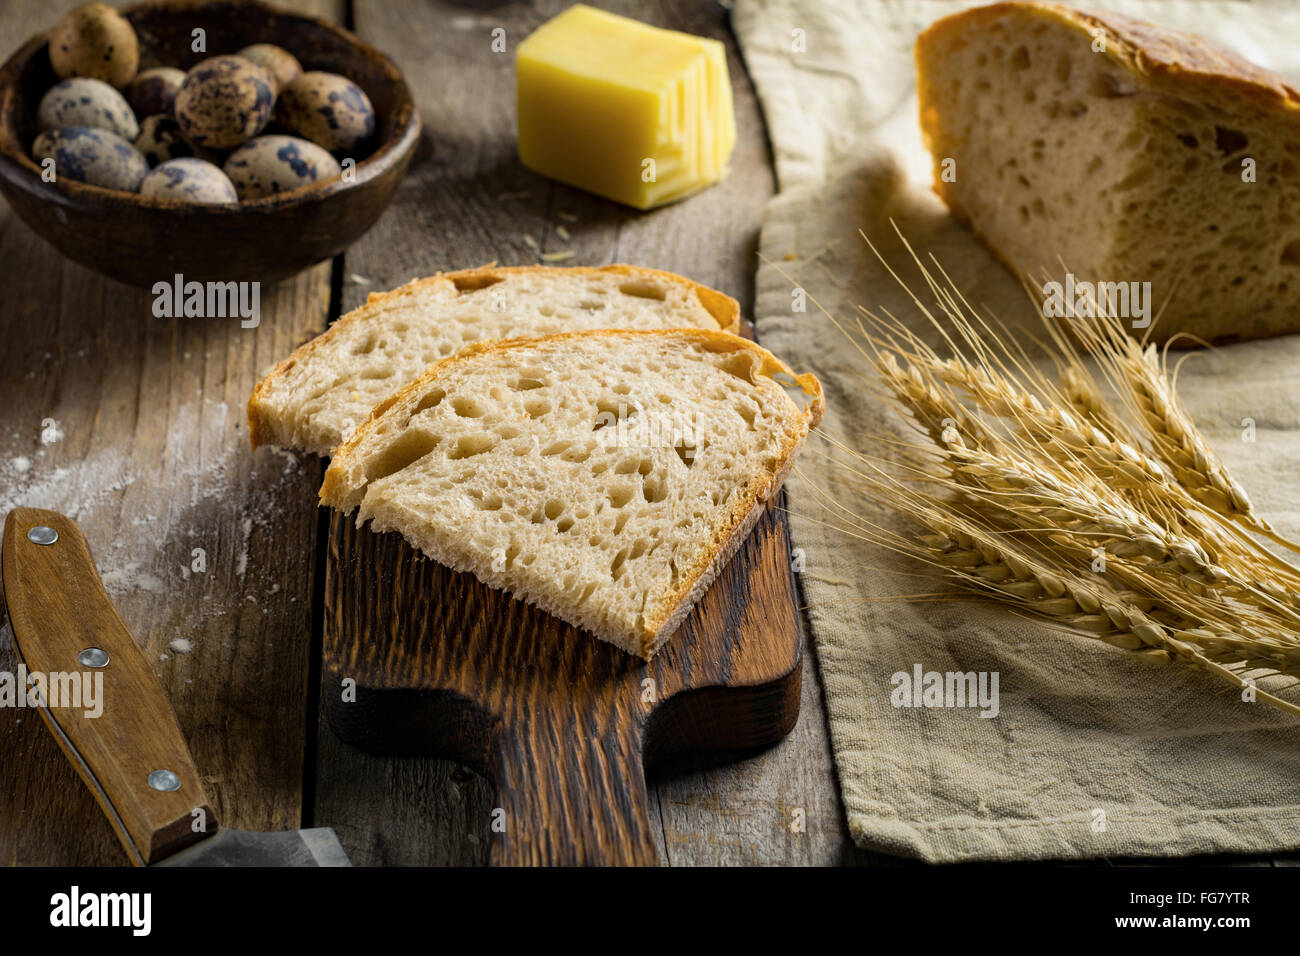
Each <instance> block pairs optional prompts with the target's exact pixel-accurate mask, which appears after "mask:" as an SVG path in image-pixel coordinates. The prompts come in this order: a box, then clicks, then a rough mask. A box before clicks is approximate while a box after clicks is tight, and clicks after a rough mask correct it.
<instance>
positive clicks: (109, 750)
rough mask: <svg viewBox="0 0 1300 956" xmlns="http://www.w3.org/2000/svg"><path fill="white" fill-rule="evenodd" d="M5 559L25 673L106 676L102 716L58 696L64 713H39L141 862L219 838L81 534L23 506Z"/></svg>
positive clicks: (52, 709)
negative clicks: (93, 653) (98, 657)
mask: <svg viewBox="0 0 1300 956" xmlns="http://www.w3.org/2000/svg"><path fill="white" fill-rule="evenodd" d="M51 532H53V534H51ZM54 535H57V539H54ZM52 539H53V540H52ZM40 542H49V543H40ZM3 561H4V567H3V570H4V596H5V604H6V605H7V606H8V608H9V623H10V626H11V627H12V629H13V636H14V644H15V646H16V648H17V650H18V653H19V655H20V656H21V658H22V661H23V663H24V664H25V666H26V667H27V670H28V672H29V673H40V674H71V675H75V676H76V679H77V680H83V679H84V678H83V675H92V676H91V679H92V680H94V679H95V678H94V676H93V675H97V674H102V679H103V688H102V697H101V698H100V701H99V704H100V706H101V708H102V712H101V713H99V714H98V716H87V708H85V707H84V706H83V707H68V706H62V705H61V704H62V703H64V702H63V701H59V700H53V699H52V697H53V692H52V691H51V692H50V693H48V694H47V698H46V700H47V703H51V704H54V705H56V706H42V707H41V708H40V714H41V717H42V718H43V719H44V721H45V724H46V726H47V727H49V728H50V732H51V733H53V734H54V737H55V739H56V740H57V741H58V742H59V746H60V747H62V748H63V752H64V753H65V754H66V755H67V757H68V759H69V760H71V761H72V764H73V766H75V767H76V768H77V772H78V773H79V774H81V778H82V780H84V781H85V783H86V786H87V787H89V788H90V791H91V793H93V794H94V796H95V799H96V800H97V801H98V802H99V805H100V807H101V808H102V809H103V811H104V813H105V815H106V816H107V817H108V819H109V821H110V822H111V823H112V824H113V829H114V830H115V831H116V833H117V836H118V839H119V840H120V841H121V842H122V846H123V848H124V849H125V850H126V851H127V854H128V855H129V856H130V857H131V860H132V862H134V863H136V864H138V865H143V864H148V863H153V862H155V861H157V860H159V859H161V858H162V857H164V856H168V855H170V854H172V853H174V852H176V851H177V850H179V849H181V848H182V847H185V846H187V845H189V844H191V843H194V842H195V841H197V840H200V839H202V838H203V837H204V836H207V835H209V834H211V833H213V832H215V831H216V829H217V820H216V817H215V815H214V814H213V812H212V808H211V806H210V805H209V801H208V798H207V796H206V795H205V794H204V792H203V787H202V785H201V784H200V782H199V775H198V771H197V770H196V769H195V767H194V760H193V758H192V757H191V756H190V752H189V748H188V747H187V746H186V744H185V737H184V735H182V733H181V728H180V724H179V723H178V722H177V720H176V715H175V713H174V712H173V711H172V708H171V704H170V702H169V701H168V699H167V694H166V692H165V691H164V690H163V687H162V684H160V683H159V682H158V678H157V676H156V675H155V674H154V672H153V669H152V668H151V667H150V666H149V662H148V661H147V660H146V659H145V657H144V654H143V653H141V651H140V648H139V646H138V645H137V644H136V642H135V639H134V638H133V637H131V634H130V632H129V631H127V629H126V627H125V625H123V623H122V619H121V618H120V617H118V614H117V609H116V608H114V607H113V602H112V601H111V600H109V597H108V592H107V591H106V590H104V584H103V582H102V581H101V580H100V578H99V574H98V573H97V572H96V570H95V562H94V559H93V558H92V557H91V554H90V548H89V546H88V545H87V544H86V539H85V538H84V537H83V536H82V534H81V531H80V529H79V528H78V527H77V525H76V524H75V523H74V522H73V521H72V520H71V519H70V518H67V517H65V516H64V515H61V514H59V513H58V512H55V511H45V510H41V509H37V508H17V509H15V510H13V511H11V512H10V513H9V517H8V518H7V519H6V520H5V529H4V547H3ZM90 648H98V649H99V650H100V651H103V652H104V653H106V654H107V656H108V660H107V663H106V664H103V666H100V667H95V666H90V665H88V664H87V663H86V662H83V661H82V660H79V655H81V654H82V652H83V651H86V650H87V649H90ZM88 660H91V661H92V663H93V658H88ZM82 703H83V704H84V703H85V701H84V700H83V701H82ZM92 713H93V712H92ZM155 771H170V773H171V774H174V775H175V779H174V780H172V779H170V778H167V777H166V774H161V775H156V776H155V777H154V778H153V779H154V781H155V783H156V784H158V785H160V786H163V787H168V786H173V785H175V784H179V786H178V787H176V788H175V789H158V788H157V787H155V786H153V785H151V783H150V775H151V774H154V773H155Z"/></svg>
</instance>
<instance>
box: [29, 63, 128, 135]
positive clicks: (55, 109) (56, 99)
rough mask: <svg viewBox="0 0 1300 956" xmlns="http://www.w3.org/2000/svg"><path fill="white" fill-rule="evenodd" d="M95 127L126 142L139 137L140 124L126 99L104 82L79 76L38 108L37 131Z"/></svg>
mask: <svg viewBox="0 0 1300 956" xmlns="http://www.w3.org/2000/svg"><path fill="white" fill-rule="evenodd" d="M60 126H93V127H95V128H97V129H106V130H108V131H109V132H110V133H116V134H117V135H118V136H121V137H122V138H123V139H125V140H134V139H135V138H136V137H137V136H139V135H140V124H139V123H138V122H136V118H135V113H133V112H131V107H130V106H129V105H127V102H126V99H125V98H124V97H123V96H122V94H121V93H119V92H118V91H117V90H115V89H113V88H112V87H111V86H109V85H108V84H107V83H105V82H104V81H103V80H95V79H91V78H89V77H85V76H76V77H73V78H72V79H70V80H64V81H63V82H61V83H56V84H54V86H52V87H50V89H49V90H48V91H47V92H46V94H45V95H44V96H42V97H41V102H40V105H39V106H38V107H37V108H36V128H37V130H41V131H43V130H47V129H57V128H58V127H60Z"/></svg>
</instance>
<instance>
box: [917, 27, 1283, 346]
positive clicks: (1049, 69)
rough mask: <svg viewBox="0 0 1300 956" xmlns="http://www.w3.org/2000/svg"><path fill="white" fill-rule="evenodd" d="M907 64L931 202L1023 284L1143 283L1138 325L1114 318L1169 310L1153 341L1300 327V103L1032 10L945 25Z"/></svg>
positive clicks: (1155, 45) (1255, 75)
mask: <svg viewBox="0 0 1300 956" xmlns="http://www.w3.org/2000/svg"><path fill="white" fill-rule="evenodd" d="M916 63H917V76H918V89H919V96H920V106H921V125H922V128H923V131H924V133H925V138H926V141H927V144H928V146H929V148H930V152H931V153H932V155H933V158H934V165H935V188H936V190H937V191H938V193H939V195H940V196H941V197H942V198H943V199H944V201H945V202H946V203H947V204H948V206H949V207H950V208H951V210H952V211H953V213H954V214H955V215H956V216H957V217H959V218H960V219H962V220H964V221H966V222H967V223H969V225H970V226H971V227H972V229H973V230H974V231H975V233H976V234H977V235H979V236H980V237H981V238H982V239H983V240H984V241H985V242H986V243H987V244H988V245H989V247H990V248H991V249H992V250H993V251H994V252H995V253H996V254H997V255H998V256H999V257H1000V258H1001V259H1002V260H1003V262H1004V263H1006V265H1007V266H1008V267H1009V268H1011V269H1012V270H1013V271H1015V272H1016V273H1018V274H1019V275H1021V276H1029V277H1030V281H1031V283H1032V284H1033V286H1034V287H1036V288H1039V289H1042V288H1043V287H1044V285H1045V283H1046V281H1047V279H1048V277H1045V276H1044V275H1043V273H1044V270H1047V271H1048V272H1050V273H1051V277H1050V278H1051V279H1054V280H1056V281H1062V280H1064V279H1065V275H1066V273H1067V272H1068V273H1069V274H1072V275H1073V276H1074V277H1075V279H1076V280H1078V281H1080V282H1084V281H1086V282H1089V283H1100V282H1106V283H1139V284H1140V283H1144V282H1149V283H1150V284H1151V285H1150V287H1149V291H1150V296H1151V298H1152V299H1153V300H1154V301H1153V302H1150V303H1147V305H1149V306H1150V307H1149V308H1148V309H1147V315H1145V316H1143V315H1142V314H1141V312H1142V309H1141V308H1140V307H1135V306H1134V304H1133V303H1129V304H1128V306H1127V309H1128V311H1127V313H1126V312H1125V311H1124V306H1123V303H1120V308H1115V309H1112V310H1111V311H1113V312H1114V313H1115V314H1118V315H1120V316H1121V317H1122V318H1126V319H1128V318H1132V319H1133V327H1134V328H1135V329H1142V328H1144V327H1145V322H1147V321H1149V320H1150V319H1152V318H1153V317H1154V315H1155V313H1156V312H1158V311H1159V309H1160V307H1161V306H1162V305H1163V304H1164V303H1165V301H1166V300H1168V306H1167V308H1166V310H1165V312H1164V314H1163V315H1162V316H1161V318H1160V320H1159V322H1158V323H1157V324H1156V325H1155V326H1154V327H1153V328H1152V332H1151V335H1152V338H1153V339H1156V340H1165V339H1168V338H1170V337H1171V336H1173V335H1175V334H1176V333H1179V332H1186V333H1191V334H1193V335H1196V336H1200V337H1202V338H1204V339H1208V340H1211V341H1230V340H1233V339H1239V338H1253V337H1257V336H1264V335H1275V334H1278V333H1282V332H1295V331H1300V93H1297V91H1296V90H1295V89H1293V88H1292V87H1290V86H1288V85H1287V84H1286V83H1285V82H1284V81H1283V80H1282V79H1281V78H1280V77H1278V76H1276V75H1274V74H1272V73H1269V72H1268V71H1266V70H1263V69H1261V68H1259V67H1256V66H1253V65H1252V64H1250V63H1247V62H1244V61H1243V60H1240V59H1238V58H1236V57H1234V56H1231V55H1229V54H1227V53H1225V52H1221V51H1219V50H1217V49H1215V48H1213V47H1211V46H1209V45H1208V44H1206V43H1205V42H1204V41H1203V40H1201V39H1198V38H1196V37H1192V36H1188V35H1185V34H1179V33H1175V32H1172V31H1167V30H1161V29H1159V28H1157V27H1154V26H1152V25H1150V24H1147V23H1142V22H1139V21H1135V20H1132V19H1128V18H1126V17H1122V16H1118V15H1113V14H1090V13H1083V12H1080V11H1078V10H1072V9H1068V8H1065V7H1058V6H1050V5H1045V4H1035V3H998V4H994V5H992V6H987V7H979V8H976V9H973V10H968V11H966V12H963V13H958V14H955V15H953V16H950V17H947V18H945V19H943V20H940V21H939V22H937V23H935V24H934V25H933V26H931V27H930V28H929V29H927V30H926V31H925V32H924V33H922V34H921V36H920V38H919V40H918V41H917V44H916ZM1062 263H1063V264H1064V268H1062ZM1129 288H1130V290H1131V291H1133V292H1136V293H1141V292H1142V291H1143V289H1142V287H1141V286H1140V285H1139V286H1133V287H1129ZM1120 291H1123V290H1120ZM1112 294H1113V293H1112ZM1103 304H1104V303H1103ZM1049 314H1051V313H1049ZM1187 344H1190V343H1187Z"/></svg>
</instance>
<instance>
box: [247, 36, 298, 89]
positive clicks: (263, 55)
mask: <svg viewBox="0 0 1300 956" xmlns="http://www.w3.org/2000/svg"><path fill="white" fill-rule="evenodd" d="M235 56H242V57H243V58H244V59H245V60H252V61H253V62H254V63H256V64H257V65H258V66H262V67H265V68H266V69H268V70H270V71H271V75H272V76H273V77H275V88H276V89H277V90H282V89H284V88H285V87H286V86H288V85H289V84H290V83H292V82H293V81H294V80H296V79H298V77H299V76H301V75H302V64H301V63H299V62H298V58H297V57H296V56H294V55H293V54H292V53H290V52H289V51H288V50H286V49H285V48H284V47H279V46H276V45H275V44H274V43H254V44H253V45H252V46H246V47H244V48H243V49H242V50H240V51H239V52H238V53H236V54H235Z"/></svg>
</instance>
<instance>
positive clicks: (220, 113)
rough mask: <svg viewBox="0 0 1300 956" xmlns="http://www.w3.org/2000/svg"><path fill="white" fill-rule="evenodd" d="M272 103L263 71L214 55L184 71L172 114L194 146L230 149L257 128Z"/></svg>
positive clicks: (238, 59) (271, 87)
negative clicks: (174, 110)
mask: <svg viewBox="0 0 1300 956" xmlns="http://www.w3.org/2000/svg"><path fill="white" fill-rule="evenodd" d="M274 105H275V78H274V77H273V76H271V73H270V71H269V70H267V69H266V68H265V67H262V66H258V65H257V64H256V63H254V62H253V61H252V60H245V59H244V58H243V57H242V56H214V57H210V58H208V59H206V60H204V61H203V62H202V63H199V64H198V65H196V66H195V67H194V68H193V69H192V70H190V72H189V73H188V74H186V76H185V82H184V83H182V84H181V89H180V92H179V93H177V94H176V119H177V120H178V121H179V122H180V124H181V132H182V133H184V134H185V138H186V139H188V140H189V141H190V142H191V143H193V144H194V145H195V146H201V147H203V148H205V149H231V148H233V147H235V146H239V145H240V144H241V143H245V142H247V141H248V140H250V139H252V138H253V137H254V136H256V135H257V134H258V133H259V132H261V130H262V127H264V126H265V125H266V124H267V122H268V121H269V120H270V119H271V109H272V107H273V106H274Z"/></svg>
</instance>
